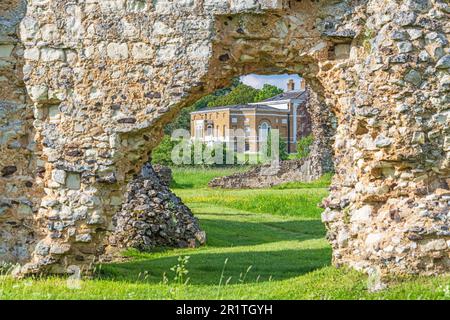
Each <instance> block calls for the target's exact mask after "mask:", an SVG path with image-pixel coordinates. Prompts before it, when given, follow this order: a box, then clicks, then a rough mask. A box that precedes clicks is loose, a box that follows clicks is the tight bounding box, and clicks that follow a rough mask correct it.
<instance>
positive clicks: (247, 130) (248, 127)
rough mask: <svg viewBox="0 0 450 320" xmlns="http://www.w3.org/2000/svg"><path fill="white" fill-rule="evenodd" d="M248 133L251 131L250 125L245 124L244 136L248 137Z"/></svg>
mask: <svg viewBox="0 0 450 320" xmlns="http://www.w3.org/2000/svg"><path fill="white" fill-rule="evenodd" d="M250 133H251V129H250V126H245V136H246V137H249V136H250Z"/></svg>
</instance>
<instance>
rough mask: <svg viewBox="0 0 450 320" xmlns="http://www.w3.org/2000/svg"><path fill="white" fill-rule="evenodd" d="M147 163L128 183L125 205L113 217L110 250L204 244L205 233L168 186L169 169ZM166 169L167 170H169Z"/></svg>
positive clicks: (109, 242)
mask: <svg viewBox="0 0 450 320" xmlns="http://www.w3.org/2000/svg"><path fill="white" fill-rule="evenodd" d="M167 169H168V168H165V167H161V166H156V167H155V168H154V167H152V165H151V164H149V163H148V164H146V165H144V167H143V168H142V170H141V172H140V174H139V176H138V177H137V178H135V179H133V181H131V182H130V183H129V184H128V186H127V193H126V195H125V200H124V204H123V206H122V208H121V210H120V211H119V212H118V213H117V214H116V215H115V216H114V232H113V234H112V235H111V236H110V237H109V239H108V244H109V245H110V250H108V251H111V252H114V251H115V249H125V248H135V249H138V250H141V251H149V250H151V249H153V248H155V247H176V248H187V247H189V248H195V247H197V246H198V245H201V244H205V242H206V234H205V232H204V231H202V230H201V229H200V226H199V223H198V220H197V219H196V218H195V217H194V216H193V214H192V212H191V210H190V209H189V208H188V207H187V206H186V205H185V204H183V202H182V201H181V199H180V198H178V197H177V196H176V195H175V194H173V193H172V192H171V191H170V189H169V184H168V182H169V181H168V180H170V179H171V175H170V169H168V170H167ZM168 171H169V172H168Z"/></svg>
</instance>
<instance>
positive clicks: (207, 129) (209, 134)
mask: <svg viewBox="0 0 450 320" xmlns="http://www.w3.org/2000/svg"><path fill="white" fill-rule="evenodd" d="M206 135H207V136H213V125H212V124H209V125H208V127H207V128H206Z"/></svg>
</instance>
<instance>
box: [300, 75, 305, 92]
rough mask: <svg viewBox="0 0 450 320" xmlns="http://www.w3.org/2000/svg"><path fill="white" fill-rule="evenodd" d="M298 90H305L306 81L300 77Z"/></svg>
mask: <svg viewBox="0 0 450 320" xmlns="http://www.w3.org/2000/svg"><path fill="white" fill-rule="evenodd" d="M300 90H301V91H305V90H306V81H305V79H303V78H301V79H300Z"/></svg>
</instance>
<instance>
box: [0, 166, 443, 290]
mask: <svg viewBox="0 0 450 320" xmlns="http://www.w3.org/2000/svg"><path fill="white" fill-rule="evenodd" d="M235 170H236V169H219V170H217V171H216V170H214V169H209V171H207V172H198V170H193V169H175V170H174V177H175V180H176V185H178V186H181V188H178V189H175V191H176V193H177V194H178V195H180V196H181V197H182V198H183V200H184V201H185V202H186V203H187V204H188V205H189V206H190V208H191V209H192V210H193V212H194V213H195V215H196V216H197V217H198V218H199V220H200V223H201V226H202V228H203V229H204V230H206V232H207V235H208V241H207V245H206V246H203V247H201V248H197V249H171V250H155V252H151V253H139V252H137V251H132V250H130V251H127V252H126V254H125V255H126V257H128V259H127V261H125V262H122V263H111V264H104V265H101V266H99V267H98V270H97V272H96V275H95V277H94V278H93V279H90V280H83V281H82V282H81V283H80V288H79V289H70V288H69V287H68V286H67V280H66V279H64V278H54V277H52V278H42V279H26V280H14V279H13V278H11V277H9V276H3V277H0V299H450V277H449V276H447V277H445V276H442V277H411V278H403V279H394V280H392V282H390V283H389V288H388V289H387V290H384V291H381V292H376V293H371V292H369V290H368V289H367V288H368V279H367V277H366V276H365V275H364V274H361V273H358V272H355V271H352V270H347V269H336V268H334V267H332V266H331V265H330V261H331V249H330V246H329V245H328V243H327V241H326V240H325V229H324V226H323V224H322V223H321V222H320V219H319V215H320V209H319V208H317V207H316V206H315V203H316V202H318V201H319V200H320V198H321V197H323V196H326V194H327V191H326V189H324V188H317V185H314V187H313V188H307V187H304V188H302V189H281V190H275V189H267V190H232V191H220V190H209V189H207V188H206V185H207V182H208V179H209V178H210V177H211V176H217V175H223V174H228V173H227V172H233V171H235ZM191 183H192V185H195V186H196V187H195V189H189V188H188V187H187V185H190V184H191ZM185 256H189V257H190V258H189V262H188V263H187V264H186V266H185V267H186V269H187V270H188V273H187V274H186V275H185V277H186V278H184V279H183V281H182V282H184V281H185V280H186V279H187V278H189V282H188V284H187V285H180V284H179V281H176V280H175V279H174V277H175V273H174V272H173V271H171V267H173V266H175V265H177V264H178V265H179V264H180V262H179V261H178V258H179V257H185Z"/></svg>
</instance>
